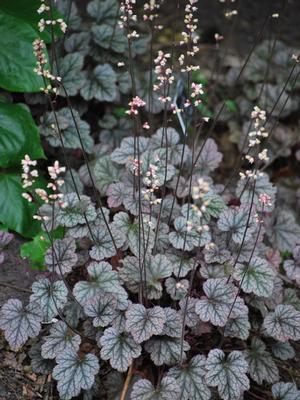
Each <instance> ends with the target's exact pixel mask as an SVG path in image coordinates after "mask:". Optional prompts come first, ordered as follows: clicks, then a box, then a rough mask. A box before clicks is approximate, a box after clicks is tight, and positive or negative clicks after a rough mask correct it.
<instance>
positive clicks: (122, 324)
mask: <svg viewBox="0 0 300 400" xmlns="http://www.w3.org/2000/svg"><path fill="white" fill-rule="evenodd" d="M130 304H132V302H131V301H130V300H127V304H126V307H122V309H120V307H119V309H118V310H117V313H116V317H115V318H114V320H113V321H112V326H113V328H115V329H116V330H117V331H118V332H124V331H125V330H126V310H127V309H128V307H129V306H130Z"/></svg>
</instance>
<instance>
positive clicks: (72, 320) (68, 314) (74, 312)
mask: <svg viewBox="0 0 300 400" xmlns="http://www.w3.org/2000/svg"><path fill="white" fill-rule="evenodd" d="M83 316H84V314H83V310H82V307H81V306H80V305H79V304H78V303H77V302H76V301H73V300H69V301H68V302H67V304H66V306H65V308H64V317H65V321H66V323H67V324H68V325H70V326H71V327H72V328H76V327H77V325H78V323H79V319H80V318H82V317H83Z"/></svg>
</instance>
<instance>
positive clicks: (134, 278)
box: [119, 254, 172, 299]
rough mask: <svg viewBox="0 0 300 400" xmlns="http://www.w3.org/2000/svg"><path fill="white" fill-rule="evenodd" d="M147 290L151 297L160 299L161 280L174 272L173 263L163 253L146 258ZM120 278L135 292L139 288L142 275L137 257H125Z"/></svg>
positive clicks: (120, 270)
mask: <svg viewBox="0 0 300 400" xmlns="http://www.w3.org/2000/svg"><path fill="white" fill-rule="evenodd" d="M144 268H145V274H146V290H147V296H148V298H149V299H159V298H160V297H161V295H162V290H163V288H162V283H161V281H162V280H163V279H165V278H168V277H169V276H171V274H172V264H171V262H170V260H168V258H167V257H166V256H164V255H163V254H156V255H155V256H147V257H146V258H145V266H144ZM119 276H120V279H121V280H122V281H123V282H125V283H126V286H127V287H128V288H129V290H131V291H132V292H134V293H137V292H138V290H139V285H140V282H141V279H143V276H141V271H140V266H139V259H138V258H137V257H130V256H128V257H125V258H124V260H123V267H121V268H120V269H119Z"/></svg>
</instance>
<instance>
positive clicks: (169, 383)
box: [130, 377, 180, 400]
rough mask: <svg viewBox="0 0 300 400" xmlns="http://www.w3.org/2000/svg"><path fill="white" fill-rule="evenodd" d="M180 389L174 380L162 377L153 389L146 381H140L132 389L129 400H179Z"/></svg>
mask: <svg viewBox="0 0 300 400" xmlns="http://www.w3.org/2000/svg"><path fill="white" fill-rule="evenodd" d="M179 395H180V387H179V385H178V383H177V382H176V380H175V379H174V378H171V377H164V378H163V379H162V380H161V382H160V384H159V385H158V386H157V387H156V388H155V387H154V386H153V385H152V383H151V382H150V381H148V379H140V380H139V381H137V382H136V383H135V384H134V385H133V388H132V393H131V396H130V399H131V400H180V396H179Z"/></svg>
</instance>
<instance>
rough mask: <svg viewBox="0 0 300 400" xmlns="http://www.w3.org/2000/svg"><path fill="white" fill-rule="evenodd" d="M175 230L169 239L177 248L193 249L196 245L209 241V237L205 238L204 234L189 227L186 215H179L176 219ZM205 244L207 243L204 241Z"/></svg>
mask: <svg viewBox="0 0 300 400" xmlns="http://www.w3.org/2000/svg"><path fill="white" fill-rule="evenodd" d="M174 227H175V230H176V231H175V232H174V231H173V232H170V233H169V240H170V242H171V243H172V245H173V246H174V247H175V249H181V250H183V249H184V250H185V251H191V250H193V248H194V247H195V246H201V245H203V244H200V243H203V240H204V242H208V241H209V239H208V237H207V238H206V239H207V240H205V238H204V239H203V238H202V236H203V235H200V234H198V233H197V232H195V231H194V230H191V231H189V230H188V229H187V220H186V218H184V217H177V218H176V219H175V221H174ZM204 244H205V243H204Z"/></svg>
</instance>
